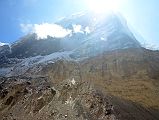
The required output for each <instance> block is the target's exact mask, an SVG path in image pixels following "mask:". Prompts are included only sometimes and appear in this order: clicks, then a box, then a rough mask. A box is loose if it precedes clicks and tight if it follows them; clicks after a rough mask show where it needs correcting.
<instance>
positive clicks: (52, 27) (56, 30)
mask: <svg viewBox="0 0 159 120" xmlns="http://www.w3.org/2000/svg"><path fill="white" fill-rule="evenodd" d="M34 32H35V33H36V34H37V36H38V39H39V38H42V39H45V38H47V36H51V37H55V38H63V37H65V36H67V35H69V34H71V33H72V31H71V30H69V29H65V28H63V27H62V26H60V25H57V24H49V23H43V24H35V25H34Z"/></svg>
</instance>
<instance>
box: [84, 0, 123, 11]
mask: <svg viewBox="0 0 159 120" xmlns="http://www.w3.org/2000/svg"><path fill="white" fill-rule="evenodd" d="M120 4H121V3H120V2H119V0H87V5H88V7H89V9H90V10H91V11H93V12H95V13H105V12H108V11H118V9H119V6H120Z"/></svg>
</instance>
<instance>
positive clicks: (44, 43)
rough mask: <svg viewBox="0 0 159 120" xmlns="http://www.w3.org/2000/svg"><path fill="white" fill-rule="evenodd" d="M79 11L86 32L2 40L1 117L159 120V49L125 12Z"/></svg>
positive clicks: (68, 22) (75, 21) (68, 24)
mask: <svg viewBox="0 0 159 120" xmlns="http://www.w3.org/2000/svg"><path fill="white" fill-rule="evenodd" d="M96 16H97V15H95V16H93V15H92V14H90V13H86V14H81V15H73V16H71V17H68V18H65V19H63V20H61V21H59V22H58V24H59V25H61V26H63V27H65V28H67V29H73V25H80V26H81V30H80V32H77V33H75V32H72V35H71V36H66V37H65V38H61V39H57V38H52V37H49V36H48V38H47V39H45V40H42V39H41V40H37V39H36V34H31V35H27V36H25V37H24V38H22V40H20V41H18V42H16V43H14V44H12V45H11V49H10V47H9V46H3V47H0V76H1V77H0V116H1V117H0V120H65V119H67V120H158V119H159V115H158V114H159V62H158V61H159V51H152V50H148V49H145V48H142V47H141V46H140V43H139V42H138V41H137V40H136V38H135V37H134V36H133V34H132V33H131V31H130V30H129V29H128V27H127V24H126V21H125V20H123V18H122V17H121V16H120V15H116V14H109V15H106V16H102V17H101V15H99V16H100V17H96Z"/></svg>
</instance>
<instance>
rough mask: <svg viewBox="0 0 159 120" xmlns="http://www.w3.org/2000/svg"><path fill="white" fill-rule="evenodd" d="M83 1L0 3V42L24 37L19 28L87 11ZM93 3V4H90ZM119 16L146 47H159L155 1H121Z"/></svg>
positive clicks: (5, 0)
mask: <svg viewBox="0 0 159 120" xmlns="http://www.w3.org/2000/svg"><path fill="white" fill-rule="evenodd" d="M85 1H86V0H0V42H7V43H12V42H14V41H16V40H18V39H19V38H20V37H22V36H23V35H24V32H22V30H21V27H20V24H40V23H44V22H47V23H53V22H55V21H57V20H58V19H60V18H62V17H64V16H69V15H71V14H73V13H76V12H80V11H85V10H89V8H88V5H87V4H86V2H85ZM92 1H93V0H92ZM123 1H124V2H123V3H122V5H121V6H120V8H119V12H121V14H123V16H124V17H125V18H126V19H127V21H128V23H129V24H130V25H131V26H132V27H133V28H134V29H135V30H136V31H137V32H138V33H139V34H141V36H142V37H143V38H144V39H145V40H147V41H148V42H149V43H151V44H154V45H156V46H159V13H158V11H159V7H158V6H159V0H123Z"/></svg>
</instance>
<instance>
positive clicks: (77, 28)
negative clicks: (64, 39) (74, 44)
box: [72, 24, 84, 33]
mask: <svg viewBox="0 0 159 120" xmlns="http://www.w3.org/2000/svg"><path fill="white" fill-rule="evenodd" d="M72 26H73V32H74V33H84V32H83V31H82V26H81V25H76V24H75V25H72Z"/></svg>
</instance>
